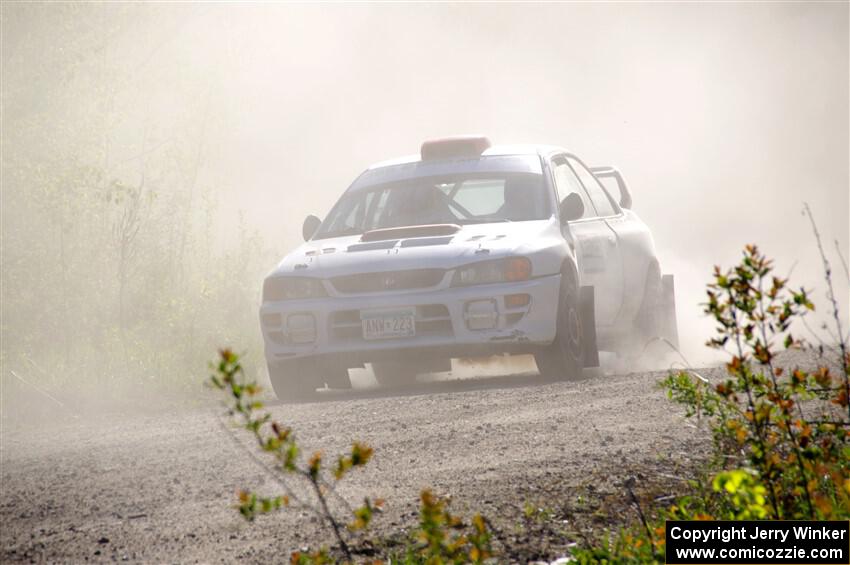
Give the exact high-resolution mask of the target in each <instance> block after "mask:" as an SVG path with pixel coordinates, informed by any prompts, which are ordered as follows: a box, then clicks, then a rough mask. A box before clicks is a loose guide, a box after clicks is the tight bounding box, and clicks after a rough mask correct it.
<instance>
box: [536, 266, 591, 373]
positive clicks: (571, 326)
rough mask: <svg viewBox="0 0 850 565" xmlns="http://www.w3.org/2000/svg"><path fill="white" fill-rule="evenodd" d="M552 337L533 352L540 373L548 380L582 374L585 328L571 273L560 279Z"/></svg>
mask: <svg viewBox="0 0 850 565" xmlns="http://www.w3.org/2000/svg"><path fill="white" fill-rule="evenodd" d="M556 323H557V329H556V332H555V340H554V341H553V342H552V343H551V345H549V346H548V347H546V349H544V350H543V351H541V352H540V353H537V354H535V356H534V360H535V361H537V368H538V369H539V371H540V374H541V375H542V376H543V377H545V378H547V379H551V380H576V379H579V378H581V375H582V366H583V362H582V358H583V356H584V331H583V329H582V323H581V309H580V303H579V292H578V287H577V285H576V282H575V280H574V279H573V278H572V277H571V276H566V275H565V276H563V277H562V279H561V293H560V297H559V299H558V318H557V322H556Z"/></svg>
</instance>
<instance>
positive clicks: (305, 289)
mask: <svg viewBox="0 0 850 565" xmlns="http://www.w3.org/2000/svg"><path fill="white" fill-rule="evenodd" d="M327 295H328V293H327V292H325V287H324V286H323V285H322V281H321V280H319V279H313V278H309V277H269V278H267V279H266V280H265V282H263V302H275V301H278V300H301V299H305V298H322V297H326V296H327Z"/></svg>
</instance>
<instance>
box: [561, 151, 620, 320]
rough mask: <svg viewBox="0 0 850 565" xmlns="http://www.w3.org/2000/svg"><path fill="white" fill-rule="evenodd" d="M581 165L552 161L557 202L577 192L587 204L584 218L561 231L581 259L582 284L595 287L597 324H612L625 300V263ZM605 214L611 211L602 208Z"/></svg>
mask: <svg viewBox="0 0 850 565" xmlns="http://www.w3.org/2000/svg"><path fill="white" fill-rule="evenodd" d="M580 164H581V163H580V162H578V161H577V160H576V159H575V158H574V157H572V156H570V155H566V154H562V155H556V156H555V157H553V158H552V162H551V165H552V175H553V177H554V180H555V188H556V190H557V192H558V200H559V202H562V201H563V200H564V198H566V197H567V196H568V195H569V194H570V193H572V192H575V193H577V194H578V195H579V196H580V197H581V199H582V202H584V215H583V216H582V217H581V218H579V219H577V220H573V221H571V222H569V224H568V225H567V226H564V227H563V228H562V229H563V230H564V231H565V232H568V233H565V234H564V237H566V238H567V239H568V240H570V239H572V241H573V242H574V244H575V248H576V256H577V257H578V269H579V279H580V283H581V284H582V285H592V286H593V287H594V293H595V303H596V323H597V325H600V326H608V325H612V324H614V323H615V322H616V320H617V315H618V314H619V312H620V306H621V304H622V300H623V264H622V259H621V257H620V252H619V249H618V246H617V234H616V233H615V232H614V230H613V229H611V226H609V225H608V223H607V222H606V221H605V217H604V216H602V215H601V214H600V213H599V212H598V211H597V208H596V206H595V204H594V202H593V199H592V198H591V196H590V194H591V193H589V192H588V191H587V190H586V188H585V186H584V184H583V183H582V182H581V180H580V178H579V175H578V174H577V170H576V169H578V168H579V167H578V165H580ZM603 212H604V213H607V212H608V210H607V209H605V208H603Z"/></svg>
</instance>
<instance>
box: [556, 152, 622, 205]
mask: <svg viewBox="0 0 850 565" xmlns="http://www.w3.org/2000/svg"><path fill="white" fill-rule="evenodd" d="M567 159H568V160H569V162H570V166H572V168H573V169H574V170H575V172H576V174H577V175H578V176H579V178H580V179H581V183H582V184H583V185H584V187H585V188H586V189H587V194H588V195H589V196H590V199H591V200H592V201H593V205H594V206H595V207H596V211H597V212H598V213H599V215H600V216H613V215H615V214H616V213H617V211H616V210H615V209H614V205H613V204H612V203H611V200H610V199H609V198H608V195H607V194H605V190H604V189H603V188H602V185H601V184H599V179H597V178H596V177H595V176H593V173H591V172H590V171H588V170H587V167H585V166H584V165H582V164H581V162H580V161H578V160H577V159H575V158H573V157H568V158H567Z"/></svg>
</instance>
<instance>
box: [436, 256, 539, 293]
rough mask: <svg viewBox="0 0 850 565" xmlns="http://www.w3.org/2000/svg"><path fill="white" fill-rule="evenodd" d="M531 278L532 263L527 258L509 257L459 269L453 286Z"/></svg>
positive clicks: (480, 262)
mask: <svg viewBox="0 0 850 565" xmlns="http://www.w3.org/2000/svg"><path fill="white" fill-rule="evenodd" d="M530 278H531V261H529V260H528V259H527V258H526V257H508V258H507V259H494V260H491V261H479V262H478V263H470V264H469V265H464V266H463V267H458V269H457V270H456V271H455V275H454V278H453V279H452V286H468V285H473V284H489V283H501V282H517V281H527V280H528V279H530Z"/></svg>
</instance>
